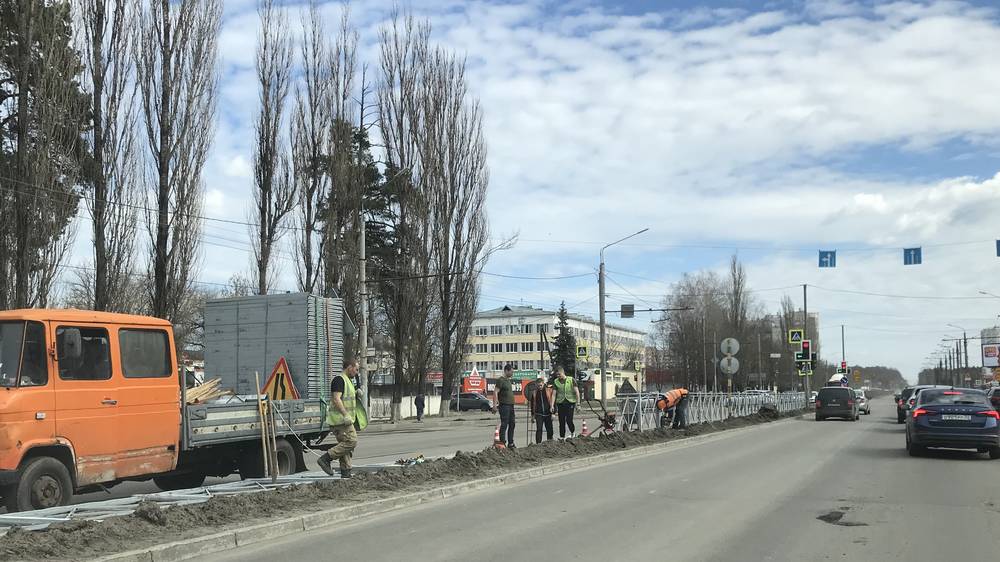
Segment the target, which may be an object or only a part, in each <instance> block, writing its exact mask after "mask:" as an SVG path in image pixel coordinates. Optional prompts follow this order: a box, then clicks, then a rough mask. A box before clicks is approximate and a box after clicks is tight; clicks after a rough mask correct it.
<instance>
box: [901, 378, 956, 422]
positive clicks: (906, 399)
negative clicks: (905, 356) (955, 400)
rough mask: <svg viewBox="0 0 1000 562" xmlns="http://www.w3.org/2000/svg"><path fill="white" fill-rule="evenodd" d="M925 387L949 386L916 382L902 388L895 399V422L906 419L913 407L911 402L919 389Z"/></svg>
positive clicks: (915, 397) (914, 399) (915, 399)
mask: <svg viewBox="0 0 1000 562" xmlns="http://www.w3.org/2000/svg"><path fill="white" fill-rule="evenodd" d="M925 388H951V387H948V386H942V385H933V384H918V385H914V386H908V387H906V388H904V389H903V392H901V393H900V394H899V398H897V399H896V423H903V422H905V421H906V416H907V415H908V414H909V412H910V411H911V410H912V409H913V404H914V403H915V402H916V401H917V395H918V394H920V391H921V390H923V389H925Z"/></svg>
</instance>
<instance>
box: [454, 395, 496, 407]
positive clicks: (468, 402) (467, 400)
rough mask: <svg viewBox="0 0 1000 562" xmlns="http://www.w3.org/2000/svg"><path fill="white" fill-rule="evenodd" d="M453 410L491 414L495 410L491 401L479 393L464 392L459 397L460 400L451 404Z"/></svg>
mask: <svg viewBox="0 0 1000 562" xmlns="http://www.w3.org/2000/svg"><path fill="white" fill-rule="evenodd" d="M451 409H452V410H459V411H461V412H464V411H466V410H479V411H482V412H489V411H490V410H492V409H493V403H492V402H490V399H489V398H487V397H485V396H483V395H482V394H479V393H477V392H463V393H462V394H460V395H459V396H458V400H456V401H453V402H452V403H451Z"/></svg>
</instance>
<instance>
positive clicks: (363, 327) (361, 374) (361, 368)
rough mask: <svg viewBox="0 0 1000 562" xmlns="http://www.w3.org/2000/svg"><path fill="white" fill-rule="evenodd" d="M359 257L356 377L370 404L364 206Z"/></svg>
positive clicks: (366, 400)
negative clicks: (359, 315) (359, 317)
mask: <svg viewBox="0 0 1000 562" xmlns="http://www.w3.org/2000/svg"><path fill="white" fill-rule="evenodd" d="M360 222H361V235H360V238H361V240H360V242H361V259H360V264H359V271H358V276H359V277H360V281H361V319H360V322H359V323H358V340H359V343H360V347H361V360H360V361H359V362H358V378H359V379H360V383H361V395H362V396H364V397H365V404H366V405H371V399H370V398H369V396H368V281H367V267H366V266H367V259H366V258H365V229H366V227H365V208H364V206H362V207H361V221H360Z"/></svg>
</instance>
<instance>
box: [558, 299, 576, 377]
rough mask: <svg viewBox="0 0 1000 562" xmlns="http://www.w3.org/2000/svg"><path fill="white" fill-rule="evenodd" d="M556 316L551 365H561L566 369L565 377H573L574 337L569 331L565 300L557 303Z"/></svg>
mask: <svg viewBox="0 0 1000 562" xmlns="http://www.w3.org/2000/svg"><path fill="white" fill-rule="evenodd" d="M558 318H559V320H558V322H556V339H555V345H554V347H555V351H554V353H553V365H552V367H553V368H555V367H562V368H563V369H564V370H565V371H566V376H567V377H573V376H575V375H576V338H575V337H573V334H572V333H570V331H569V323H568V320H569V312H567V311H566V301H563V302H562V304H560V305H559V314H558Z"/></svg>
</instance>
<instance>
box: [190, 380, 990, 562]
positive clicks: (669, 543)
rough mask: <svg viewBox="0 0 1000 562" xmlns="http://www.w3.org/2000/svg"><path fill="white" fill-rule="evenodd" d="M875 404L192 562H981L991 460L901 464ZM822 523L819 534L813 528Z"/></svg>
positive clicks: (880, 405) (896, 430) (956, 457)
mask: <svg viewBox="0 0 1000 562" xmlns="http://www.w3.org/2000/svg"><path fill="white" fill-rule="evenodd" d="M893 408H894V405H893V404H892V402H891V401H890V400H888V399H881V400H877V401H875V402H874V403H873V406H872V412H873V414H872V415H871V416H863V417H862V420H861V421H860V422H848V421H838V420H830V421H825V422H816V421H813V420H812V419H811V418H809V419H796V420H791V421H784V422H779V423H776V424H769V425H763V426H758V427H755V428H753V429H750V430H748V431H741V432H733V433H729V434H720V435H718V436H713V437H712V438H711V440H709V441H706V442H703V443H697V444H691V443H686V444H685V443H681V444H678V447H677V448H675V449H673V450H666V451H665V452H662V453H657V454H655V455H650V456H646V457H642V458H639V459H634V460H630V461H626V462H619V463H614V464H608V465H603V466H600V467H595V468H589V469H585V470H580V471H576V472H571V473H566V474H562V475H559V476H555V477H549V478H544V479H539V480H537V481H534V482H529V483H524V484H519V485H512V486H510V487H507V488H503V489H494V490H488V491H483V492H477V493H474V494H469V495H464V496H460V497H456V498H452V499H449V500H445V501H440V502H435V503H431V504H428V505H425V506H422V507H420V508H416V509H412V510H409V511H405V512H398V513H392V514H387V515H383V516H379V517H375V518H371V519H367V520H363V521H360V522H357V523H354V524H351V525H346V526H344V527H341V528H338V529H335V530H329V531H320V532H315V533H309V534H305V535H295V536H292V537H288V538H285V539H280V540H277V541H275V542H273V543H270V544H265V545H260V546H257V545H254V546H251V547H247V548H242V549H236V550H233V551H230V552H228V553H225V554H222V555H213V556H210V557H206V558H204V559H203V560H212V561H234V562H235V561H240V562H249V561H258V560H259V561H273V560H279V559H282V560H331V559H333V558H334V557H333V556H332V555H331V549H333V548H336V549H337V556H336V559H342V560H366V562H367V561H378V560H387V561H388V560H392V561H395V560H400V559H404V558H411V557H414V556H417V555H420V556H422V557H424V558H428V559H434V560H473V559H474V560H480V561H492V560H496V561H504V562H506V561H508V560H512V559H516V560H566V559H577V560H601V561H606V560H665V559H669V560H686V561H690V560H719V561H729V560H788V561H802V560H993V559H995V545H996V537H998V536H1000V487H997V486H996V485H995V484H994V483H995V481H996V479H997V477H998V475H1000V460H998V461H990V460H988V457H987V456H986V455H977V454H975V453H971V452H960V451H942V452H932V453H931V456H929V457H923V458H911V457H909V456H908V455H907V453H906V451H905V450H904V448H903V445H904V436H903V426H902V425H896V423H895V411H894V409H893ZM823 519H826V521H824V520H823Z"/></svg>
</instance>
